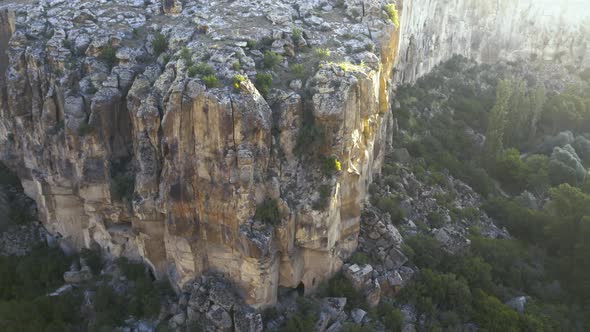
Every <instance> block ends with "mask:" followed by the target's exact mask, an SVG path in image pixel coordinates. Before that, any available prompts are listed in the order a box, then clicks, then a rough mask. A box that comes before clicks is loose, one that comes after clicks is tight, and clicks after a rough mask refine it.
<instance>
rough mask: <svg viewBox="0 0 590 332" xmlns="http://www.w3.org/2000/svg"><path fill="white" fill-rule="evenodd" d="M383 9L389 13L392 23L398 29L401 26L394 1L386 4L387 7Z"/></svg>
mask: <svg viewBox="0 0 590 332" xmlns="http://www.w3.org/2000/svg"><path fill="white" fill-rule="evenodd" d="M383 9H384V10H385V12H386V13H387V16H388V17H389V20H390V21H391V23H393V25H394V26H395V28H396V29H397V28H399V15H398V13H397V8H395V4H394V3H390V4H387V5H385V7H384V8H383Z"/></svg>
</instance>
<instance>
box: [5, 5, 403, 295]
mask: <svg viewBox="0 0 590 332" xmlns="http://www.w3.org/2000/svg"><path fill="white" fill-rule="evenodd" d="M295 3H297V4H298V5H297V6H295ZM383 5H384V3H382V2H380V1H374V2H372V3H370V4H368V3H367V4H362V3H360V2H356V1H345V5H344V7H340V8H332V7H331V6H325V7H324V8H322V7H320V6H319V4H318V3H315V2H314V1H309V2H304V3H301V2H295V1H270V2H268V1H267V2H265V3H257V4H253V3H252V2H250V1H234V2H232V3H231V4H227V3H217V2H209V1H205V2H201V1H184V2H183V3H181V2H171V1H166V2H164V3H163V6H161V4H160V2H158V1H151V2H150V1H143V0H142V1H117V2H109V3H105V4H101V3H98V2H86V1H68V2H65V1H41V2H40V3H38V2H31V3H30V4H26V3H25V4H14V5H9V6H8V9H9V10H4V11H3V12H2V15H1V17H0V22H1V23H2V26H1V27H0V28H1V29H0V44H1V45H2V50H3V52H2V54H5V53H6V55H7V56H6V58H3V59H0V60H1V62H0V63H1V64H2V69H3V75H2V76H3V77H4V78H5V81H4V82H3V83H2V87H1V98H0V102H1V103H2V105H0V109H1V112H2V114H1V127H0V140H1V145H2V151H1V156H2V159H3V160H4V162H5V163H6V164H7V165H9V166H10V167H11V168H12V169H13V170H15V171H16V172H17V173H18V175H19V177H20V178H21V181H22V184H23V187H24V188H25V191H26V192H27V194H28V195H30V196H31V197H32V198H34V199H35V200H36V202H37V205H38V209H39V213H40V219H41V220H42V221H43V222H44V223H45V224H46V225H47V228H48V229H49V230H50V231H51V232H52V233H54V234H56V235H57V236H59V237H61V238H62V242H63V243H67V244H68V245H71V246H73V247H74V248H81V247H90V248H97V249H100V250H102V251H103V253H104V254H105V255H109V256H113V257H118V256H126V257H130V258H134V259H141V260H144V261H145V262H146V263H147V264H149V265H150V266H151V267H152V268H153V270H154V272H155V273H156V275H158V276H164V275H168V276H169V277H171V279H172V280H173V281H174V282H175V283H176V284H178V285H179V286H182V285H183V284H185V283H186V282H187V281H188V280H190V279H192V278H194V277H195V276H198V275H200V274H201V273H203V272H204V271H207V270H215V271H219V272H222V273H224V274H225V275H226V276H227V277H228V278H229V279H231V280H233V281H234V282H235V283H236V284H237V285H238V286H239V288H241V289H242V290H243V294H242V295H243V296H244V297H245V299H246V301H247V302H248V303H250V304H253V305H268V304H272V303H273V302H274V301H276V296H277V289H278V286H284V287H293V288H294V287H298V286H299V285H300V284H301V283H302V284H303V285H304V287H305V289H306V291H309V290H312V289H313V288H314V287H315V286H317V285H318V284H319V282H320V281H321V280H323V279H325V278H326V277H327V276H329V275H331V274H333V273H334V272H335V271H337V270H338V269H339V268H340V266H341V264H342V260H343V259H344V258H346V257H348V256H349V255H350V254H351V253H352V252H353V251H354V250H355V249H356V246H357V237H358V233H359V221H360V211H361V206H362V199H363V197H364V196H365V192H366V188H367V186H368V184H369V183H370V182H371V176H372V174H373V173H374V172H376V171H378V170H379V168H380V160H381V159H382V156H383V152H384V149H385V147H386V145H387V140H388V139H387V137H388V136H387V133H388V131H389V130H388V126H390V124H391V122H392V121H391V120H392V119H391V115H390V113H389V112H388V111H387V110H388V105H389V103H388V95H389V91H390V87H389V84H390V83H389V77H390V73H391V71H392V67H393V60H394V55H395V54H396V47H397V44H398V39H397V33H396V29H395V27H394V26H393V24H392V23H391V22H389V20H388V18H387V16H386V14H385V13H384V11H383V10H382V6H383ZM347 10H348V11H352V14H351V15H352V16H351V17H350V18H347V19H345V21H343V20H342V18H343V17H345V16H346V11H347ZM244 22H248V24H247V26H246V27H243V25H244V24H245V23H244ZM297 31H299V32H297ZM160 32H161V35H160ZM344 35H345V36H346V37H344ZM162 36H163V37H164V39H165V44H166V45H167V50H166V51H165V52H163V53H162V54H156V50H157V49H158V48H162V45H160V46H158V45H157V43H158V38H162ZM334 36H337V38H334ZM349 36H353V37H349ZM254 44H258V45H257V46H254ZM320 48H321V49H322V52H323V54H324V55H317V56H316V55H314V51H313V50H314V49H320ZM324 48H326V50H324ZM267 50H272V51H273V52H276V53H277V54H282V55H283V57H284V58H283V59H280V60H278V61H276V62H278V63H277V64H271V65H269V64H268V63H267V61H266V60H265V56H264V55H263V52H264V51H267ZM367 50H368V51H367ZM161 51H163V50H162V49H160V50H159V52H161ZM159 52H158V53H159ZM317 53H318V54H320V52H317ZM328 53H329V54H328ZM326 54H328V57H329V58H328V59H325V60H322V61H319V59H317V58H324V57H326ZM327 60H329V61H327ZM236 63H237V65H236ZM294 63H301V64H302V66H303V68H304V70H303V71H304V75H301V73H298V74H297V73H294V72H295V70H289V69H288V68H289V65H291V64H294ZM272 66H275V68H274V70H272V75H273V76H274V77H273V79H274V83H273V87H274V86H276V89H271V90H270V91H269V92H268V93H267V94H266V96H265V97H263V96H262V95H261V94H260V93H259V91H258V90H257V89H256V88H255V86H254V85H253V83H252V81H255V78H256V75H257V73H261V72H269V73H270V72H271V70H270V69H271V68H268V67H272ZM264 67H267V68H264ZM204 71H205V72H207V74H205V73H202V72H204ZM238 74H239V75H242V76H243V78H241V79H239V80H237V81H236V75H238ZM207 75H214V76H215V77H216V79H217V82H211V81H209V82H206V79H207V77H206V76H207ZM304 76H306V77H304ZM298 77H303V80H302V79H300V78H298ZM209 80H211V79H210V78H209ZM213 83H215V84H213ZM302 127H306V128H312V131H311V132H315V133H322V134H321V135H319V136H320V138H321V139H320V138H318V139H316V140H309V139H307V138H306V137H305V135H302V134H301V131H302V129H301V128H302ZM300 136H303V137H302V138H300ZM298 141H299V142H300V143H299V144H298ZM301 142H308V143H304V144H303V145H302V143H301ZM296 148H297V152H296V151H295V150H296ZM332 156H333V157H336V158H337V159H338V160H339V161H340V163H341V168H342V170H341V171H339V172H336V173H335V174H327V175H324V172H323V171H322V169H323V168H324V166H323V162H322V160H323V158H326V157H332ZM320 189H321V190H320ZM265 201H273V202H277V203H276V206H277V208H278V211H279V216H278V217H276V219H278V220H273V221H274V222H275V223H276V225H274V226H273V225H269V224H266V223H263V222H260V221H259V220H256V218H254V216H255V214H256V209H257V206H260V205H261V203H263V202H265ZM318 201H321V202H322V204H319V205H320V206H319V207H318V206H317V205H318V204H317V203H316V202H318Z"/></svg>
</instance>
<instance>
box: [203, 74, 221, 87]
mask: <svg viewBox="0 0 590 332" xmlns="http://www.w3.org/2000/svg"><path fill="white" fill-rule="evenodd" d="M201 80H203V83H205V86H206V87H207V88H208V89H213V88H216V87H218V86H219V81H218V80H217V77H215V76H214V75H205V76H203V77H202V78H201Z"/></svg>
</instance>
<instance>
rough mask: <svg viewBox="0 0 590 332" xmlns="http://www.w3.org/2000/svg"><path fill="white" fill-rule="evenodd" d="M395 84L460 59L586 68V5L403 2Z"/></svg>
mask: <svg viewBox="0 0 590 332" xmlns="http://www.w3.org/2000/svg"><path fill="white" fill-rule="evenodd" d="M402 12H403V14H402V20H401V27H400V30H401V33H400V35H401V36H402V37H401V43H400V52H399V57H398V63H397V64H396V71H397V73H398V75H396V76H395V78H394V79H395V81H396V82H398V83H406V82H407V83H411V82H413V81H414V80H416V78H418V77H420V76H422V75H424V74H427V73H429V72H430V70H431V69H432V68H434V67H435V66H436V65H438V64H439V63H441V62H443V61H446V60H448V59H450V58H451V57H452V56H453V55H456V54H459V55H463V56H465V57H467V58H472V59H474V60H476V61H479V62H484V63H493V62H496V61H498V60H518V59H524V60H528V59H544V60H551V61H558V62H562V63H564V64H566V65H571V66H573V67H574V68H580V67H588V66H590V50H589V47H590V35H589V34H588V30H589V29H590V20H588V17H589V16H590V7H589V6H588V2H587V1H585V0H572V1H567V2H566V1H554V0H516V1H515V0H498V1H487V0H458V1H447V0H424V1H422V0H413V1H411V0H404V1H403V10H402Z"/></svg>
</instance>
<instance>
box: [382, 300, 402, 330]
mask: <svg viewBox="0 0 590 332" xmlns="http://www.w3.org/2000/svg"><path fill="white" fill-rule="evenodd" d="M376 311H377V317H378V318H379V319H380V320H381V322H383V325H385V327H386V328H387V331H391V332H401V330H402V324H403V322H404V317H403V315H402V313H401V311H400V310H399V309H397V308H395V307H394V306H393V305H391V304H390V303H388V302H382V303H381V304H380V305H379V306H378V307H377V310H376Z"/></svg>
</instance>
